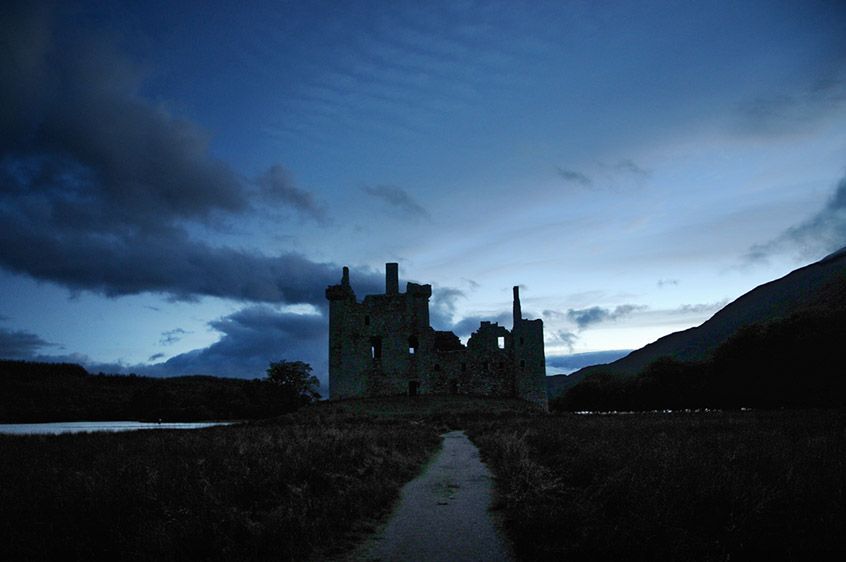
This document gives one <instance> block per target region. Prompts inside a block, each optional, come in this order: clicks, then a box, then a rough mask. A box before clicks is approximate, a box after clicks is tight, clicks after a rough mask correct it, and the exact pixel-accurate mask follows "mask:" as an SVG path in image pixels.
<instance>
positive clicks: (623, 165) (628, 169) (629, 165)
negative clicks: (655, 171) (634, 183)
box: [612, 158, 652, 179]
mask: <svg viewBox="0 0 846 562" xmlns="http://www.w3.org/2000/svg"><path fill="white" fill-rule="evenodd" d="M612 169H613V170H615V171H617V172H621V173H624V174H631V175H634V176H637V177H638V178H640V179H646V178H648V177H649V176H651V175H652V172H650V171H649V170H646V169H644V168H641V167H640V166H638V165H637V164H635V163H634V161H632V160H630V159H628V158H624V159H622V160H620V161H619V162H617V163H616V164H614V166H612Z"/></svg>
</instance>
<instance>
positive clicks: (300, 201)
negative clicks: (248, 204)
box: [258, 164, 327, 222]
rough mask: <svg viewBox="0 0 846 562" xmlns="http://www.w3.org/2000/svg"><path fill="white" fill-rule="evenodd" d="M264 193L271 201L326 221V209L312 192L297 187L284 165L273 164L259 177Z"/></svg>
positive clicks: (317, 219) (319, 220)
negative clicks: (315, 198)
mask: <svg viewBox="0 0 846 562" xmlns="http://www.w3.org/2000/svg"><path fill="white" fill-rule="evenodd" d="M258 184H259V186H260V187H261V189H262V194H263V195H264V197H265V198H267V199H269V200H270V201H279V202H281V203H285V204H287V205H290V206H291V207H293V208H294V209H296V210H298V211H299V212H301V213H302V214H303V215H305V216H308V217H310V218H312V219H314V220H316V221H318V222H325V221H326V220H327V219H326V209H325V208H323V207H322V206H320V205H319V204H318V203H317V202H316V201H315V200H314V195H312V194H311V193H310V192H308V191H306V190H304V189H301V188H299V187H297V185H296V184H295V183H294V179H293V177H292V176H291V172H290V171H288V169H287V168H285V167H284V166H282V165H279V164H277V165H275V166H272V167H271V168H270V169H269V170H268V171H267V172H266V173H265V174H264V175H263V176H261V177H260V178H259V179H258Z"/></svg>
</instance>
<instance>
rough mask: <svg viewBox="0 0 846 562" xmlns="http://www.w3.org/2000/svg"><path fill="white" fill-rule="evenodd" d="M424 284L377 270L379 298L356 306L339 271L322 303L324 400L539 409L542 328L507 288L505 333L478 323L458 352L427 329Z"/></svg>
mask: <svg viewBox="0 0 846 562" xmlns="http://www.w3.org/2000/svg"><path fill="white" fill-rule="evenodd" d="M431 296H432V286H431V285H418V284H417V283H407V284H406V290H405V293H400V292H399V266H398V264H396V263H388V264H386V265H385V294H383V295H367V296H366V297H364V300H362V301H361V302H358V300H357V298H356V295H355V292H354V291H353V289H352V287H351V285H350V278H349V268H347V267H344V269H343V274H342V277H341V283H340V284H339V285H331V286H330V287H327V289H326V298H327V299H328V300H329V397H330V398H331V399H333V400H334V399H340V398H354V397H367V396H392V395H403V394H405V395H410V396H415V395H418V394H466V395H477V396H502V397H516V398H522V399H524V400H528V401H530V402H533V403H535V404H538V405H539V406H541V407H542V408H544V409H546V407H547V398H546V362H545V357H544V349H543V321H542V320H525V319H523V318H522V311H521V308H520V293H519V288H518V287H514V307H513V313H514V323H513V326H512V329H511V331H508V330H507V329H506V328H505V327H504V326H499V325H498V324H497V323H496V322H494V323H491V322H482V323H481V325H480V326H479V329H478V330H476V331H475V332H473V334H472V335H471V336H470V339H469V340H468V342H467V345H466V346H465V345H463V344H462V343H461V340H459V339H458V336H456V335H455V334H454V333H452V332H441V331H436V330H434V329H432V327H431V326H430V325H429V298H430V297H431Z"/></svg>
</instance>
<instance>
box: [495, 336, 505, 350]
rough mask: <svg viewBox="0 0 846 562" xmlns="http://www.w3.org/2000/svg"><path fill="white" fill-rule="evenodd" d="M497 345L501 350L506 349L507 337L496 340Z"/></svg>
mask: <svg viewBox="0 0 846 562" xmlns="http://www.w3.org/2000/svg"><path fill="white" fill-rule="evenodd" d="M496 345H497V347H499V348H500V349H505V336H499V337H498V338H496Z"/></svg>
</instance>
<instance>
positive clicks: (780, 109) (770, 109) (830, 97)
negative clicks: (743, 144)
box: [731, 68, 846, 137]
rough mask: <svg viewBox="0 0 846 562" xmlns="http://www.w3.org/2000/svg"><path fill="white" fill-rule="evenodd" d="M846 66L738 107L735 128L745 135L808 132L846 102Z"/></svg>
mask: <svg viewBox="0 0 846 562" xmlns="http://www.w3.org/2000/svg"><path fill="white" fill-rule="evenodd" d="M844 70H846V68H835V69H829V70H827V71H826V72H824V73H822V74H820V75H818V76H816V77H814V78H813V79H812V80H810V81H807V82H805V83H804V84H800V85H799V87H794V88H793V89H792V90H787V91H784V92H778V93H769V92H768V93H767V94H766V95H762V96H758V97H755V98H753V99H751V100H748V101H746V102H744V103H742V104H741V105H740V106H738V108H737V111H736V113H735V120H734V122H733V123H732V126H731V127H732V129H733V131H734V132H735V133H738V134H740V135H745V136H766V137H773V136H784V135H789V134H793V133H797V132H800V133H801V132H807V131H809V130H812V129H813V128H814V127H815V126H817V125H818V124H820V123H824V122H825V118H826V117H827V116H829V115H830V114H831V113H833V112H835V111H838V110H839V109H840V108H841V107H842V106H843V105H844V102H846V78H844Z"/></svg>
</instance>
